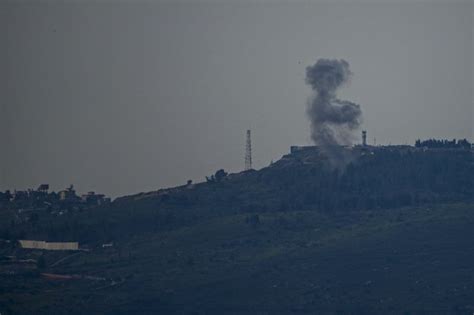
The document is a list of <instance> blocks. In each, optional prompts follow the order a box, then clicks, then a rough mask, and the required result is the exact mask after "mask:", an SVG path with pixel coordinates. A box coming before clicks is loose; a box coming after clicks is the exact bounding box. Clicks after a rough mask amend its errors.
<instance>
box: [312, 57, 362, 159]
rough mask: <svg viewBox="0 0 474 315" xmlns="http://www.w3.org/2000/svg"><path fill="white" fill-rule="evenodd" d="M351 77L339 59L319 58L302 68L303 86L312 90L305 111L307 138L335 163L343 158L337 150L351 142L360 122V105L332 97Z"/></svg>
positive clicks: (344, 63)
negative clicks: (309, 125)
mask: <svg viewBox="0 0 474 315" xmlns="http://www.w3.org/2000/svg"><path fill="white" fill-rule="evenodd" d="M351 75H352V73H351V71H350V69H349V63H347V61H345V60H343V59H341V60H336V59H319V60H318V61H317V62H316V63H315V64H314V65H312V66H309V67H307V68H306V83H307V84H308V85H310V86H311V87H312V89H313V90H314V91H315V95H313V97H312V98H311V99H310V101H309V106H308V110H307V114H308V117H309V119H310V120H311V138H312V140H313V141H314V143H315V144H316V145H318V146H320V147H321V148H322V149H323V150H324V151H325V152H326V153H327V154H328V155H329V157H330V158H331V159H332V160H335V162H336V163H337V164H340V163H344V160H345V159H346V158H345V156H343V152H342V151H341V150H339V149H338V148H340V146H341V145H350V144H351V143H352V140H353V137H354V135H353V132H354V131H355V130H356V129H357V128H358V127H359V125H360V123H361V114H362V112H361V110H360V106H359V105H358V104H355V103H352V102H349V101H343V100H339V99H338V98H337V96H336V92H337V89H338V88H339V87H341V86H343V85H344V84H346V83H347V82H348V81H349V79H350V76H351ZM333 162H334V161H333Z"/></svg>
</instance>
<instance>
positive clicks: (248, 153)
mask: <svg viewBox="0 0 474 315" xmlns="http://www.w3.org/2000/svg"><path fill="white" fill-rule="evenodd" d="M251 169H252V139H251V137H250V130H247V141H246V142H245V170H246V171H248V170H251Z"/></svg>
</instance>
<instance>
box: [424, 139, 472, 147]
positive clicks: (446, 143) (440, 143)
mask: <svg viewBox="0 0 474 315" xmlns="http://www.w3.org/2000/svg"><path fill="white" fill-rule="evenodd" d="M415 147H417V148H423V147H426V148H464V149H469V148H470V147H471V143H470V142H469V141H467V140H466V139H462V140H458V141H456V139H453V140H436V139H428V140H423V141H421V140H420V139H418V140H416V142H415Z"/></svg>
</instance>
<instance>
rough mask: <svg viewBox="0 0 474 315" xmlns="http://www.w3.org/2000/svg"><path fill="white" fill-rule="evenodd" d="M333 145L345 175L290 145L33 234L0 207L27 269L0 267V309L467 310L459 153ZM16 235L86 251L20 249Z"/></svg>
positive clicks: (469, 252)
mask: <svg viewBox="0 0 474 315" xmlns="http://www.w3.org/2000/svg"><path fill="white" fill-rule="evenodd" d="M343 150H345V151H344V152H345V153H344V154H346V155H347V156H348V157H349V159H348V161H349V162H348V164H347V165H346V166H345V167H344V168H339V169H338V168H334V167H333V166H332V164H331V163H330V161H329V160H328V158H327V157H326V155H325V153H324V152H325V151H324V150H321V148H317V147H307V148H295V149H294V150H293V153H291V154H288V155H285V156H283V157H282V159H280V160H279V161H277V162H275V163H273V164H271V165H270V166H268V167H266V168H263V169H261V170H258V171H255V170H250V171H246V172H241V173H237V174H225V172H220V173H219V175H218V174H216V176H214V178H211V177H209V181H207V182H203V183H198V184H189V185H184V186H180V187H175V188H169V189H162V190H158V191H153V192H148V193H142V194H137V195H133V196H126V197H121V198H118V199H116V200H115V201H113V202H112V203H111V204H109V205H104V206H102V207H98V208H94V209H87V210H82V212H79V211H78V212H71V213H68V214H65V215H63V216H53V215H50V214H48V213H41V214H40V215H39V219H38V220H37V221H35V223H34V224H33V223H32V222H17V221H15V220H16V219H15V213H11V212H6V211H4V212H3V213H2V214H1V215H2V219H4V220H2V223H1V230H0V232H1V233H2V235H4V236H8V238H9V239H10V240H11V241H12V242H10V243H5V242H4V243H2V244H3V245H1V246H2V247H0V249H1V254H3V255H4V257H7V256H8V257H12V256H14V257H16V258H15V259H20V258H21V259H24V260H26V259H33V260H37V261H38V260H40V257H41V263H38V264H37V265H36V266H33V267H28V268H27V267H24V266H23V265H22V266H23V267H22V266H20V265H18V264H12V263H9V264H3V265H2V267H1V269H0V272H1V273H0V283H1V284H0V289H1V290H2V291H1V292H3V293H1V294H0V312H1V313H2V314H3V313H6V314H9V313H36V314H38V313H44V314H48V313H74V312H76V313H82V312H83V311H84V310H87V311H88V312H96V313H107V312H109V313H110V314H120V313H166V314H167V313H172V314H175V313H176V314H222V313H230V314H242V313H252V314H262V313H263V314H265V313H267V314H292V313H295V314H297V313H298V314H314V313H318V312H319V313H338V312H339V313H342V314H347V313H350V314H354V313H358V314H380V313H390V312H391V313H394V314H400V313H404V312H407V313H410V314H419V313H426V314H433V313H436V312H439V313H443V314H445V313H459V314H471V313H472V312H473V311H474V304H473V303H472V301H473V298H474V278H473V277H472V274H473V267H472V266H474V248H473V245H472V244H471V240H472V239H473V237H474V234H473V233H474V229H473V228H472V224H473V223H474V200H473V195H474V191H473V190H474V180H473V178H474V177H473V175H474V158H473V157H474V156H473V153H472V151H471V150H470V149H467V148H449V149H445V148H442V149H441V148H439V149H435V148H432V149H431V148H430V149H428V148H414V147H409V146H388V147H370V146H366V147H362V146H360V147H354V148H345V149H343ZM217 175H218V176H217ZM20 236H21V237H22V238H27V239H28V238H29V239H45V240H50V241H61V240H63V241H79V243H80V244H81V246H82V247H86V248H88V249H89V251H84V252H79V253H74V254H72V253H69V254H68V253H51V252H41V251H26V250H23V249H19V248H17V247H16V246H15V245H14V242H13V241H14V240H15V239H18V238H20ZM4 238H5V237H4ZM105 243H107V244H108V245H107V246H102V244H105ZM68 255H73V256H72V257H71V258H68V257H67V256H68ZM9 259H10V258H9ZM12 271H14V273H11V272H12ZM9 272H10V273H9ZM41 273H45V274H59V275H70V276H71V277H70V278H67V279H68V280H64V279H63V278H61V279H63V280H57V277H56V280H54V279H55V278H54V277H53V278H52V276H45V275H43V276H42V275H41ZM48 277H49V278H48ZM20 301H21V302H20ZM2 307H3V308H2Z"/></svg>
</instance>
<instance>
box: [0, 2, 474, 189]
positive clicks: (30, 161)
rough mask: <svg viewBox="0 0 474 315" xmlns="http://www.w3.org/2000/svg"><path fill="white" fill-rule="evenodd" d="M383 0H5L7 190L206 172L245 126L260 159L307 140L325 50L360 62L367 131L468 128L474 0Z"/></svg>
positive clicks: (236, 165)
mask: <svg viewBox="0 0 474 315" xmlns="http://www.w3.org/2000/svg"><path fill="white" fill-rule="evenodd" d="M384 2H387V3H381V2H378V3H377V2H371V3H367V2H365V3H361V2H360V3H356V4H354V3H352V4H347V3H338V4H334V3H333V4H324V3H303V2H294V3H293V2H292V3H290V1H289V0H288V2H280V3H274V2H272V3H270V2H258V3H251V2H244V1H239V2H237V1H229V2H226V3H222V2H221V3H217V2H215V3H210V2H207V3H203V2H202V1H201V3H200V4H198V3H196V2H188V3H186V2H181V3H179V4H177V3H171V2H169V3H163V2H161V3H160V2H133V3H132V1H130V2H123V1H122V2H111V1H107V2H106V1H101V2H98V1H97V2H87V3H85V2H63V3H61V2H44V1H42V2H41V1H40V2H38V1H36V2H6V1H3V2H2V4H0V21H1V22H0V23H1V28H0V35H1V37H0V38H1V43H2V45H1V48H2V49H0V61H1V67H0V69H1V72H2V77H1V78H0V80H1V81H0V83H1V84H0V128H1V133H2V136H3V137H2V138H3V145H2V148H1V154H0V163H1V164H0V167H1V169H0V171H1V172H0V176H1V177H0V190H5V189H15V188H16V189H26V188H29V187H31V188H36V186H37V185H39V184H41V183H50V184H51V186H52V188H53V189H54V190H59V189H62V188H63V187H65V186H66V185H69V184H71V183H72V184H75V185H76V187H77V188H78V190H79V191H80V192H85V191H89V190H95V191H99V192H104V193H106V194H108V195H112V196H119V195H124V194H131V193H135V192H140V191H149V190H155V189H158V188H163V187H168V186H173V185H179V184H184V183H185V182H186V180H187V179H193V180H194V181H202V180H203V179H204V176H205V175H209V174H211V173H214V172H215V171H216V170H217V169H219V168H224V169H225V170H227V171H231V172H237V171H240V170H241V169H242V168H243V166H244V149H245V130H246V129H247V128H251V129H252V136H253V139H252V140H253V152H254V156H253V158H254V164H255V165H254V166H255V167H256V168H261V167H264V166H266V165H268V164H269V163H270V161H271V160H277V159H278V158H280V157H281V156H282V155H283V154H286V153H287V152H288V150H289V147H290V145H294V144H310V133H309V126H310V125H309V121H308V119H307V117H306V115H305V109H306V103H307V99H308V97H309V96H310V95H311V89H310V88H309V87H308V86H307V85H305V82H304V76H305V67H306V66H308V65H310V64H313V63H315V62H316V60H317V59H318V58H344V59H346V60H347V61H348V62H349V63H350V67H351V69H352V72H353V73H354V75H353V77H352V82H351V84H350V85H349V86H348V87H346V88H343V89H342V90H341V95H340V97H341V98H342V99H347V100H350V101H353V102H356V103H359V104H361V108H362V110H363V117H364V123H363V128H365V129H367V131H368V138H369V140H370V143H372V142H373V138H374V137H376V139H377V143H378V144H388V143H392V144H395V143H414V141H415V140H416V139H417V138H429V137H436V138H469V139H470V140H472V139H473V138H474V134H473V121H474V116H473V92H472V91H473V72H474V71H473V64H474V60H473V51H474V48H473V27H474V22H473V21H474V13H473V12H474V11H473V8H474V5H473V3H472V2H455V1H446V2H444V3H439V2H438V3H434V2H427V1H423V2H419V1H418V2H415V3H408V2H406V1H405V2H396V1H384ZM5 48H6V49H5ZM4 69H5V70H4ZM5 74H6V75H5Z"/></svg>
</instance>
